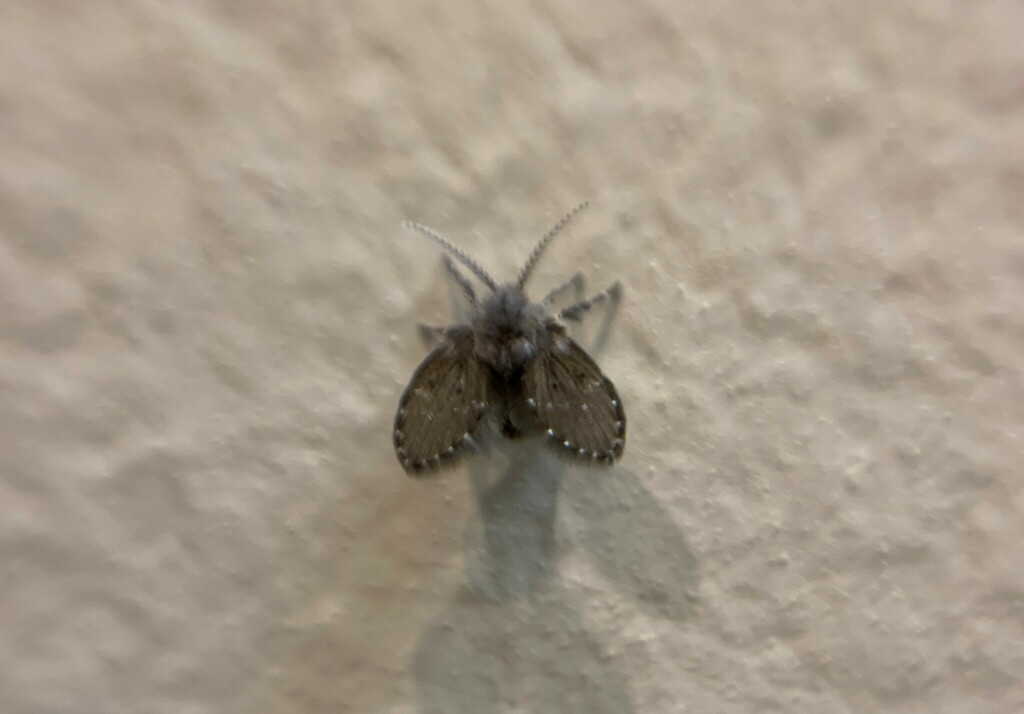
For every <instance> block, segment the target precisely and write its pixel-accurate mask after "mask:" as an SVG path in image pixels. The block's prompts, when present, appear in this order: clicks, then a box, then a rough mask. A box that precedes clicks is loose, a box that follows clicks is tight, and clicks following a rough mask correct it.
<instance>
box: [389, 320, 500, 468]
mask: <svg viewBox="0 0 1024 714" xmlns="http://www.w3.org/2000/svg"><path fill="white" fill-rule="evenodd" d="M486 408H487V379H486V374H485V373H484V371H483V368H482V367H481V365H480V363H479V361H478V360H477V359H476V358H475V356H474V355H473V343H472V336H471V335H470V334H469V333H468V331H461V330H448V331H447V332H446V333H445V336H444V337H443V338H442V342H441V344H440V345H439V346H438V347H437V348H436V349H435V350H434V351H433V352H431V353H430V354H429V355H427V357H426V359H424V360H423V362H422V364H420V366H419V367H418V368H417V370H416V372H415V373H414V374H413V376H412V379H411V380H410V381H409V386H408V387H406V388H405V392H404V393H403V394H402V397H401V399H400V400H399V402H398V413H397V414H396V415H395V433H394V440H395V453H396V454H397V455H398V460H399V462H401V464H402V468H404V469H405V471H406V473H408V474H409V475H410V476H422V475H425V474H427V473H429V472H431V471H435V470H437V469H439V468H442V467H446V466H451V465H453V464H454V463H455V462H456V460H457V459H458V457H459V456H460V455H461V454H462V453H463V452H464V450H465V449H466V448H467V446H468V443H467V442H468V441H469V437H470V435H471V434H472V433H473V431H474V430H475V429H476V427H477V425H478V424H479V423H480V419H481V417H482V416H483V414H484V412H485V411H486Z"/></svg>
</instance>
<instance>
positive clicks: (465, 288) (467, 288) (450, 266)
mask: <svg viewBox="0 0 1024 714" xmlns="http://www.w3.org/2000/svg"><path fill="white" fill-rule="evenodd" d="M442 261H443V262H444V269H445V272H447V273H448V277H449V278H450V279H451V280H452V281H453V282H454V283H455V284H456V285H458V286H459V289H460V290H462V294H463V295H465V296H466V299H467V300H469V303H470V304H471V305H474V304H476V291H474V290H473V286H472V285H470V283H469V280H467V279H466V276H465V275H463V274H462V273H460V272H459V269H458V268H456V267H455V263H453V262H452V259H451V258H449V257H448V256H447V255H446V256H444V258H443V259H442Z"/></svg>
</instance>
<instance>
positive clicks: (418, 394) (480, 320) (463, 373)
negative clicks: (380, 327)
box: [394, 203, 626, 477]
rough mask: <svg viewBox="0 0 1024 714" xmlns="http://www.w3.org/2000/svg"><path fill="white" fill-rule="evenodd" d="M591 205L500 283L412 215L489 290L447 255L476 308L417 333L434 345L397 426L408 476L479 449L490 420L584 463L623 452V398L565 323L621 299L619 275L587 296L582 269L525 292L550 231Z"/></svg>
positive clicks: (507, 432) (600, 462) (511, 434)
mask: <svg viewBox="0 0 1024 714" xmlns="http://www.w3.org/2000/svg"><path fill="white" fill-rule="evenodd" d="M586 206H587V204H586V203H582V204H580V205H579V206H577V207H576V208H574V209H573V210H572V211H570V212H569V213H568V214H566V215H565V216H564V217H563V218H562V219H561V220H560V221H559V222H558V223H556V224H555V225H554V226H553V227H552V228H551V230H549V231H548V232H547V233H546V234H545V235H544V236H543V237H542V238H541V239H540V241H539V242H538V243H537V245H536V247H535V248H534V249H533V252H532V253H531V254H530V257H529V258H528V259H527V260H526V263H525V264H524V265H523V268H522V270H521V271H520V272H519V275H518V277H517V278H516V280H515V281H514V282H512V283H506V284H503V285H499V284H498V283H496V282H495V281H494V279H493V278H491V276H490V275H489V274H488V273H487V272H486V271H485V270H484V269H483V268H482V267H480V265H479V264H478V263H477V262H476V261H475V260H473V259H472V258H470V257H469V256H468V255H467V254H466V253H465V252H464V251H462V250H461V249H460V248H458V247H456V246H455V245H453V244H452V243H451V242H449V241H448V240H447V239H445V238H443V237H442V236H441V235H439V234H438V233H436V232H435V231H433V230H431V229H430V228H427V227H426V226H422V225H420V224H418V223H413V222H409V221H407V222H406V223H405V225H406V226H407V227H408V228H411V229H413V230H416V231H418V232H420V233H422V234H424V235H426V236H427V237H429V238H431V239H432V240H434V241H436V242H437V243H438V244H440V246H441V247H442V248H444V250H445V251H447V253H448V254H450V256H451V257H454V258H455V259H456V260H458V261H459V262H460V263H461V264H462V265H463V266H465V267H466V268H468V269H469V270H470V272H472V273H473V275H474V276H476V278H477V279H478V280H479V281H480V282H481V283H483V285H484V286H485V287H486V288H487V290H488V292H487V294H486V295H485V296H484V297H483V298H482V299H478V298H477V294H476V290H475V289H474V287H473V284H472V283H471V282H470V281H469V279H468V278H466V276H465V275H463V274H462V273H461V272H460V271H459V269H458V268H456V266H455V264H454V263H453V262H452V260H451V257H449V255H445V256H444V266H445V270H446V271H447V273H448V275H449V277H450V278H451V279H452V280H453V281H454V283H455V284H456V285H457V286H458V287H459V289H460V290H461V291H462V293H463V294H464V296H465V298H466V300H467V301H468V302H469V305H470V316H469V320H468V323H467V324H456V325H451V326H449V327H428V326H425V325H420V328H419V329H420V336H421V337H422V338H423V339H424V341H425V342H427V343H428V344H431V345H433V349H432V351H431V352H430V354H428V355H427V357H426V358H425V359H424V360H423V362H422V363H421V364H420V366H419V367H418V368H417V369H416V371H415V373H413V376H412V379H411V380H410V382H409V385H408V386H407V387H406V389H405V391H404V392H403V393H402V396H401V398H400V399H399V402H398V412H397V414H396V415H395V427H394V445H395V453H396V455H397V456H398V460H399V462H400V463H401V464H402V467H403V468H404V469H405V471H406V473H408V474H409V475H410V476H415V477H419V476H424V475H428V474H431V473H434V472H436V471H438V470H441V469H445V468H449V467H451V466H454V465H455V464H456V463H457V462H458V461H459V460H460V458H461V457H462V456H464V455H465V454H466V453H467V451H469V450H478V449H479V446H478V444H477V441H476V440H475V437H476V436H477V434H478V430H479V429H480V428H481V426H482V425H484V424H487V423H490V424H492V425H493V426H496V427H497V428H498V429H499V430H500V432H501V433H502V434H503V435H504V436H505V437H507V438H509V439H518V438H520V437H524V436H531V435H535V434H544V436H545V439H544V441H545V443H546V444H547V445H549V446H550V447H551V448H552V449H554V450H555V451H556V452H557V453H559V454H560V455H562V456H565V457H568V458H570V459H571V460H573V461H576V462H579V463H583V464H586V465H593V466H609V465H611V464H612V463H614V462H615V461H616V460H617V459H619V458H620V457H621V456H622V453H623V450H624V448H625V444H626V414H625V411H624V410H623V407H622V400H621V399H620V398H619V395H618V393H617V392H616V391H615V386H614V385H613V384H612V382H611V380H609V379H608V378H607V377H606V376H605V375H604V374H603V373H602V372H601V369H600V368H599V367H598V366H597V364H596V363H595V362H594V360H593V359H591V357H590V355H588V354H587V353H586V351H585V350H584V349H583V348H582V347H580V346H579V345H578V344H577V343H576V342H575V341H574V340H573V339H572V338H571V337H569V336H568V334H567V331H566V325H565V323H567V322H578V321H580V320H581V318H582V317H583V316H584V315H585V314H586V313H587V312H588V311H589V310H590V309H591V308H592V307H594V306H595V305H598V304H600V303H602V302H604V301H606V300H609V301H611V302H612V303H613V304H614V305H617V304H618V302H619V300H620V299H621V294H622V286H621V285H620V283H619V282H618V281H616V282H615V283H613V284H612V285H611V286H610V287H609V288H608V289H606V290H603V291H601V292H600V293H598V294H596V295H594V296H593V297H591V298H589V299H580V298H582V294H583V290H584V278H583V275H582V273H579V272H577V273H576V274H574V275H573V276H572V277H571V278H570V279H569V280H568V281H566V282H565V283H563V284H562V285H560V286H559V287H557V288H555V289H554V290H552V291H551V292H550V293H548V294H547V295H546V296H545V297H544V298H543V299H542V300H541V301H540V302H533V301H532V300H530V298H529V297H528V296H527V293H526V282H527V281H528V280H529V278H530V275H531V273H532V272H533V270H534V268H535V267H536V266H537V263H538V261H539V260H540V258H541V256H542V255H543V254H544V251H545V250H546V249H547V248H548V246H549V245H550V244H551V241H552V239H554V237H555V236H556V235H558V233H559V232H561V230H562V229H563V228H565V227H566V226H567V225H568V224H569V222H570V221H571V220H572V219H573V217H574V216H576V214H577V213H579V212H580V211H581V210H583V208H585V207H586ZM570 290H572V291H574V293H575V295H576V300H577V302H575V303H574V304H572V305H570V306H569V307H566V308H564V309H562V310H557V311H556V310H555V309H554V307H553V306H554V305H556V304H557V303H558V301H559V300H560V299H561V298H563V297H564V296H565V295H566V293H568V292H569V291H570Z"/></svg>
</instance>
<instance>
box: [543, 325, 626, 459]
mask: <svg viewBox="0 0 1024 714" xmlns="http://www.w3.org/2000/svg"><path fill="white" fill-rule="evenodd" d="M524 386H525V388H526V397H527V400H528V401H527V403H528V404H529V405H530V406H531V407H532V408H533V410H534V412H535V414H536V415H537V419H538V420H539V421H540V422H541V424H543V425H544V427H545V428H546V429H547V436H548V442H549V443H550V444H551V446H552V447H554V448H555V449H557V450H558V451H560V452H561V453H563V454H565V455H567V456H571V457H572V458H574V459H577V460H579V461H585V462H589V463H596V464H604V465H608V464H611V463H613V462H614V461H615V460H616V459H618V458H619V457H620V456H622V451H623V449H624V448H625V445H626V414H625V412H624V411H623V409H622V400H620V399H619V395H618V393H617V392H616V391H615V386H614V385H613V384H612V383H611V381H610V380H609V379H608V378H607V377H605V376H604V374H603V373H602V372H601V369H600V368H599V367H598V366H597V364H596V363H595V362H594V360H592V359H591V358H590V355H588V354H587V353H586V352H585V351H584V350H583V348H582V347H580V346H579V345H578V344H576V343H575V342H573V341H572V340H571V339H569V338H568V337H564V336H557V337H556V339H555V346H554V347H553V348H552V349H551V350H550V351H549V352H546V353H544V354H542V355H539V356H538V357H537V359H535V360H534V361H533V362H532V363H531V365H530V367H529V368H528V369H527V373H526V375H525V384H524Z"/></svg>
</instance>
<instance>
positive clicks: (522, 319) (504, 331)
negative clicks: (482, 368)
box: [473, 285, 551, 374]
mask: <svg viewBox="0 0 1024 714" xmlns="http://www.w3.org/2000/svg"><path fill="white" fill-rule="evenodd" d="M547 322H548V318H547V315H546V313H545V312H544V308H543V307H541V306H540V305H537V304H536V303H532V302H530V300H529V298H527V297H526V295H525V294H524V292H523V291H522V289H520V288H519V287H517V286H516V285H502V286H500V287H499V288H498V289H497V290H495V291H494V292H493V293H491V294H490V295H488V296H487V298H486V299H485V300H484V301H483V303H482V304H481V305H480V307H479V309H478V310H477V312H476V314H475V315H474V316H473V334H474V339H475V344H474V347H475V352H476V355H477V357H478V358H479V359H480V360H482V361H483V362H485V363H486V364H487V365H489V366H490V367H492V368H493V369H495V370H496V371H498V372H500V373H502V374H511V373H512V372H515V371H517V370H519V369H522V368H523V367H525V366H526V365H527V364H529V362H530V361H531V360H532V359H533V358H534V357H535V356H536V355H537V354H538V353H539V352H542V351H544V350H546V349H548V348H550V347H551V345H550V341H551V337H550V335H549V334H548V331H547V329H545V325H546V323H547Z"/></svg>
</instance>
